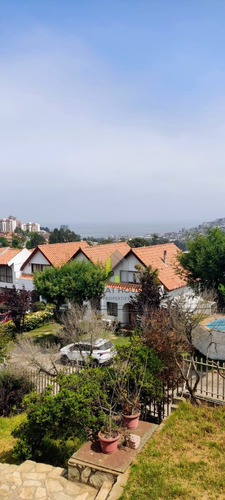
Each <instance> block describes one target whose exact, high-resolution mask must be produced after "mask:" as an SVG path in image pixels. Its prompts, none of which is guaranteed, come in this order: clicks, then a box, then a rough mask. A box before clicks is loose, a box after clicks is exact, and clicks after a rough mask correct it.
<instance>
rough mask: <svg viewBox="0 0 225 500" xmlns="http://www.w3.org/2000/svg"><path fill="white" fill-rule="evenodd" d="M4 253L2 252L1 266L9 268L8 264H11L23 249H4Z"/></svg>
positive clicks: (0, 257) (0, 254) (0, 256)
mask: <svg viewBox="0 0 225 500" xmlns="http://www.w3.org/2000/svg"><path fill="white" fill-rule="evenodd" d="M1 250H2V251H1V252H0V265H1V266H7V264H8V263H9V262H10V260H11V259H13V257H15V256H16V255H17V254H18V253H20V252H21V248H9V247H4V249H3V248H2V249H1Z"/></svg>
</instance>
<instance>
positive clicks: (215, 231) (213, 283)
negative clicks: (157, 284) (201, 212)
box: [179, 227, 225, 303]
mask: <svg viewBox="0 0 225 500" xmlns="http://www.w3.org/2000/svg"><path fill="white" fill-rule="evenodd" d="M187 248H188V252H187V253H182V254H180V256H179V261H180V264H181V265H182V267H183V268H184V270H185V274H186V276H187V278H188V282H189V284H190V285H191V286H192V287H193V288H194V289H195V290H199V289H200V290H215V292H216V293H217V296H218V300H219V302H220V303H221V300H222V302H224V300H225V299H224V295H225V294H224V295H223V290H225V234H224V232H223V231H221V230H220V229H219V228H218V227H215V228H212V229H209V230H208V231H207V233H206V235H202V234H198V233H196V235H195V236H194V237H193V238H189V239H188V240H187Z"/></svg>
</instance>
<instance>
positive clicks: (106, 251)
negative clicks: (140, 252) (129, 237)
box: [82, 241, 130, 267]
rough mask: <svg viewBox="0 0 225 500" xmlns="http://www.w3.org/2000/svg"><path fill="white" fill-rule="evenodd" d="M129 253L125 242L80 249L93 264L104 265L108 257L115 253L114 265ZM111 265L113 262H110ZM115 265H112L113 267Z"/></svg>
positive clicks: (128, 247)
mask: <svg viewBox="0 0 225 500" xmlns="http://www.w3.org/2000/svg"><path fill="white" fill-rule="evenodd" d="M129 251H130V246H129V245H128V244H127V243H126V242H125V241H119V242H118V243H107V244H105V245H96V246H94V247H89V248H82V252H83V253H84V255H86V257H87V258H88V259H89V260H91V261H92V262H93V263H94V264H102V265H105V264H106V261H107V260H108V259H109V257H111V256H113V254H114V253H115V263H118V262H119V260H121V259H122V258H123V257H125V255H127V254H128V252H129ZM112 264H113V262H112ZM114 265H115V264H113V267H114Z"/></svg>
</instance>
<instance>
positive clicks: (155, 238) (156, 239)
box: [150, 233, 169, 245]
mask: <svg viewBox="0 0 225 500" xmlns="http://www.w3.org/2000/svg"><path fill="white" fill-rule="evenodd" d="M168 242H169V240H168V239H167V238H164V236H159V234H157V233H153V234H152V237H151V240H150V245H162V244H163V243H168Z"/></svg>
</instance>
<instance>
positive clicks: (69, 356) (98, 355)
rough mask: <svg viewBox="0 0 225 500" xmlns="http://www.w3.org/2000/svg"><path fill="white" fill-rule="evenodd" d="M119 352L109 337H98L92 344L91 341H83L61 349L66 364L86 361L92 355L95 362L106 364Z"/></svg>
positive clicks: (62, 358) (63, 361)
mask: <svg viewBox="0 0 225 500" xmlns="http://www.w3.org/2000/svg"><path fill="white" fill-rule="evenodd" d="M116 354H117V352H116V350H115V348H114V346H113V344H112V342H110V341H109V340H107V339H98V340H96V341H95V342H94V343H93V345H92V346H91V343H90V341H83V342H82V341H81V342H77V343H75V344H69V345H66V346H65V347H62V349H60V355H61V362H62V363H63V364H64V365H66V364H67V363H69V362H70V363H71V364H76V363H78V364H83V363H86V362H87V360H88V357H89V356H91V357H92V359H93V360H94V362H95V364H98V365H104V364H107V363H109V362H110V361H112V359H113V357H114V356H116Z"/></svg>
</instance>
